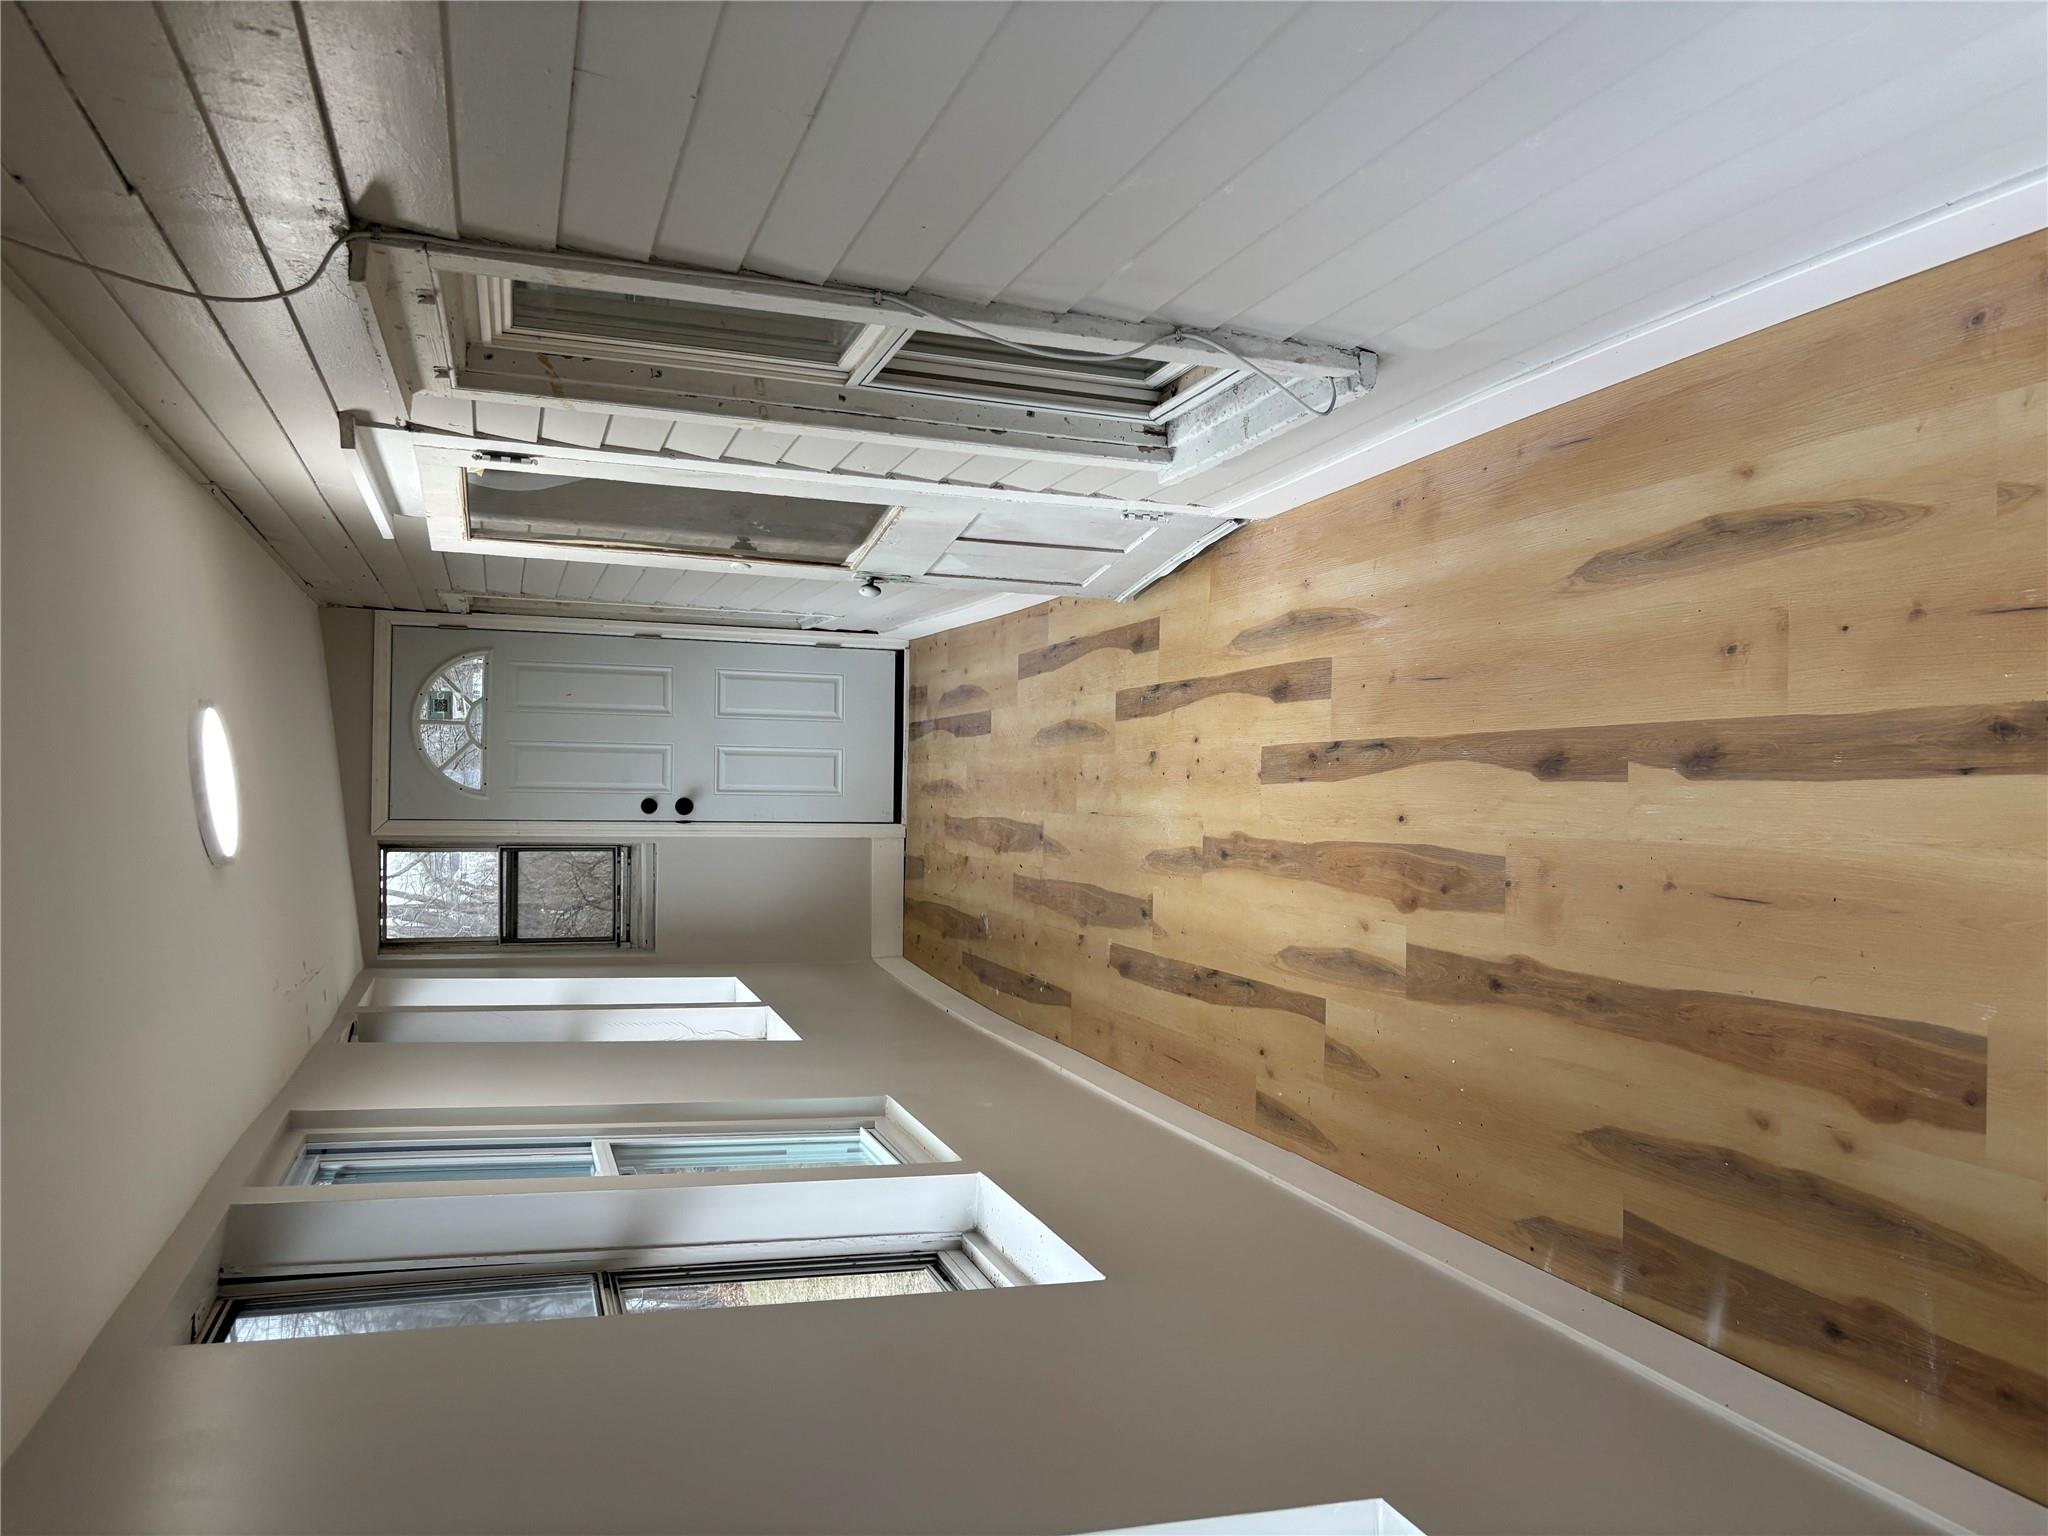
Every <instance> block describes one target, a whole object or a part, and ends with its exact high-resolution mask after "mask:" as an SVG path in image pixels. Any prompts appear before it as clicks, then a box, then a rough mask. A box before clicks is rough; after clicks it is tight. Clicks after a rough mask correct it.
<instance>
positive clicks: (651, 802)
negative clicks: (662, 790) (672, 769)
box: [640, 795, 661, 816]
mask: <svg viewBox="0 0 2048 1536" xmlns="http://www.w3.org/2000/svg"><path fill="white" fill-rule="evenodd" d="M660 809H661V802H660V801H659V800H657V799H655V798H654V796H652V795H649V796H648V797H647V798H646V799H645V800H642V801H641V802H640V814H641V815H642V816H652V815H653V814H654V813H655V812H656V811H658V810H660Z"/></svg>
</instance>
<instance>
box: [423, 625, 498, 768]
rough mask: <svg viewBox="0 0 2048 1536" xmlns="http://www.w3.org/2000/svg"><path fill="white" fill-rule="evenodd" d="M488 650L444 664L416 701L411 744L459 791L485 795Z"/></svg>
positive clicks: (430, 678)
mask: <svg viewBox="0 0 2048 1536" xmlns="http://www.w3.org/2000/svg"><path fill="white" fill-rule="evenodd" d="M488 659H489V653H488V652H486V651H471V652H469V653H468V654H466V655H462V656H457V657H456V658H455V659H454V660H452V661H448V662H444V663H442V665H441V666H440V668H439V669H438V670H437V671H436V672H435V673H434V674H433V675H432V676H431V677H429V678H428V679H427V680H426V682H425V683H423V684H421V686H420V691H419V697H418V698H417V699H415V700H414V701H413V712H412V739H413V744H414V745H415V746H416V747H418V748H419V753H420V756H421V757H423V758H425V759H426V761H427V766H428V767H429V768H432V769H433V770H434V771H435V772H436V773H438V774H440V775H441V777H442V778H444V779H446V780H447V781H448V782H449V783H451V784H453V785H454V786H455V787H456V788H457V789H460V790H464V791H466V792H467V793H469V794H472V795H480V794H482V793H483V791H484V676H485V671H486V667H487V663H488Z"/></svg>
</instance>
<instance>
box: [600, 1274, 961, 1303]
mask: <svg viewBox="0 0 2048 1536" xmlns="http://www.w3.org/2000/svg"><path fill="white" fill-rule="evenodd" d="M951 1289H952V1287H951V1286H950V1285H948V1284H947V1283H946V1281H945V1279H944V1278H943V1277H942V1276H941V1275H940V1274H939V1272H938V1270H937V1268H936V1267H934V1266H933V1265H930V1264H920V1265H919V1266H918V1267H916V1268H915V1269H889V1270H872V1271H868V1272H866V1273H861V1274H834V1275H776V1276H770V1277H762V1278H756V1279H746V1280H719V1279H712V1278H706V1279H703V1280H680V1281H655V1282H648V1283H644V1284H643V1283H635V1282H633V1281H631V1280H629V1279H627V1278H625V1277H623V1276H622V1277H621V1278H620V1280H619V1300H620V1301H621V1302H622V1303H623V1304H624V1305H625V1308H626V1310H627V1311H628V1312H701V1311H707V1310H710V1309H713V1308H718V1307H762V1306H780V1305H782V1304H784V1303H786V1302H795V1301H853V1300H860V1299H862V1298H865V1297H869V1296H929V1295H931V1294H933V1293H934V1292H938V1291H948V1290H951Z"/></svg>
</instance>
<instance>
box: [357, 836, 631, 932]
mask: <svg viewBox="0 0 2048 1536" xmlns="http://www.w3.org/2000/svg"><path fill="white" fill-rule="evenodd" d="M632 869H633V850H632V849H631V848H630V847H624V846H618V845H602V846H594V847H574V848H571V847H539V846H523V847H497V848H391V847H386V848H380V849H379V850H378V892H377V910H378V922H379V935H380V937H381V938H382V940H383V942H384V943H385V944H386V945H416V944H440V945H453V946H459V947H462V948H477V947H481V946H490V945H497V944H601V945H608V946H611V947H613V948H617V947H619V946H621V945H624V944H627V943H628V942H630V941H631V919H632V907H633V905H634V902H633V900H632V891H631V876H632Z"/></svg>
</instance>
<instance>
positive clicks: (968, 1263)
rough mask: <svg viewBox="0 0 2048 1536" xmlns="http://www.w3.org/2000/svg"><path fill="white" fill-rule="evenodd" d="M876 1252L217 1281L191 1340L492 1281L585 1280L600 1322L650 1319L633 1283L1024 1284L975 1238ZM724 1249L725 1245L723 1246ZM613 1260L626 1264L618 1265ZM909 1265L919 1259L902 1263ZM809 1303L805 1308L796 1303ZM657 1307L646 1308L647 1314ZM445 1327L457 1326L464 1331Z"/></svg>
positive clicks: (554, 1261) (209, 1340)
mask: <svg viewBox="0 0 2048 1536" xmlns="http://www.w3.org/2000/svg"><path fill="white" fill-rule="evenodd" d="M876 1241H877V1246H872V1247H861V1248H858V1249H845V1250H839V1249H834V1250H829V1251H820V1252H815V1253H805V1254H797V1255H791V1254H786V1253H784V1254H779V1255H778V1254H775V1253H773V1252H772V1251H771V1252H768V1253H764V1254H761V1255H759V1256H755V1257H743V1256H727V1257H721V1258H719V1259H717V1260H713V1261H705V1262H694V1263H693V1262H688V1261H685V1262H683V1263H636V1262H633V1261H632V1256H631V1255H620V1256H618V1257H617V1258H616V1259H610V1260H603V1261H599V1262H594V1263H575V1262H573V1261H565V1260H564V1259H563V1258H562V1257H560V1256H557V1255H547V1254H527V1255H519V1256H516V1257H513V1258H509V1259H506V1260H504V1261H501V1262H496V1263H491V1264H448V1265H435V1266H420V1267H415V1268H409V1269H390V1270H377V1271H372V1272H366V1273H362V1274H352V1275H349V1276H347V1277H345V1278H346V1281H347V1283H345V1284H337V1281H338V1280H340V1279H342V1278H344V1277H341V1276H337V1275H336V1274H334V1273H332V1272H316V1273H308V1274H303V1275H286V1276H278V1277H274V1278H268V1279H264V1280H223V1281H221V1282H220V1286H219V1289H218V1291H217V1292H216V1294H215V1296H214V1298H213V1300H212V1302H211V1304H210V1305H208V1306H207V1307H206V1309H205V1310H204V1311H203V1312H201V1313H200V1314H198V1315H197V1316H196V1317H195V1318H194V1319H193V1326H192V1333H191V1339H190V1342H192V1343H194V1344H224V1343H303V1342H306V1341H305V1340H302V1339H287V1340H276V1339H245V1340H231V1339H229V1338H228V1336H227V1335H228V1333H229V1332H230V1331H231V1330H232V1328H233V1327H234V1322H235V1319H236V1318H237V1317H238V1316H240V1315H241V1314H242V1313H243V1312H244V1311H245V1310H247V1308H248V1307H249V1306H251V1305H252V1304H257V1303H262V1302H269V1301H278V1300H298V1301H303V1302H304V1303H306V1310H314V1309H316V1308H317V1306H318V1304H319V1303H321V1302H329V1303H334V1302H343V1301H351V1300H353V1301H361V1300H365V1299H374V1298H375V1297H377V1296H379V1295H387V1296H419V1297H425V1296H432V1295H435V1294H443V1293H447V1294H459V1293H461V1292H462V1291H464V1290H475V1289H477V1288H479V1287H486V1286H489V1285H491V1284H492V1283H493V1282H501V1281H519V1280H528V1281H535V1280H561V1281H569V1280H575V1279H580V1278H586V1277H587V1278H589V1279H590V1280H591V1281H592V1282H593V1283H594V1285H595V1287H596V1292H597V1300H598V1313H597V1317H598V1318H600V1319H601V1318H612V1317H626V1316H633V1315H638V1316H646V1315H649V1313H645V1312H643V1313H639V1314H633V1313H629V1312H628V1311H627V1310H626V1306H625V1302H624V1299H623V1297H622V1295H621V1288H620V1282H621V1281H624V1282H626V1285H627V1288H631V1287H632V1286H633V1285H634V1284H663V1285H678V1284H681V1285H702V1284H714V1283H716V1282H717V1281H718V1280H719V1279H721V1278H727V1279H733V1278H743V1279H758V1278H776V1279H784V1278H807V1277H810V1276H814V1275H834V1274H876V1273H893V1272H897V1271H900V1270H903V1269H908V1268H927V1267H928V1268H929V1269H930V1270H931V1272H932V1273H933V1274H935V1275H937V1276H938V1278H939V1279H940V1280H941V1282H942V1283H943V1284H944V1285H945V1288H946V1289H947V1290H948V1291H978V1290H1007V1289H1011V1288H1013V1287H1015V1286H1018V1285H1020V1284H1024V1283H1028V1282H1026V1281H1024V1280H1022V1278H1021V1277H1019V1276H1018V1275H1017V1274H1015V1272H1014V1271H1012V1270H1011V1269H1010V1267H1009V1266H1008V1265H1007V1264H1004V1263H1003V1262H1002V1261H1001V1259H1000V1258H998V1257H997V1256H996V1255H995V1253H994V1252H993V1250H992V1249H990V1248H989V1247H988V1245H987V1244H986V1243H983V1242H981V1241H979V1240H978V1239H977V1237H976V1234H974V1233H972V1232H968V1233H962V1234H960V1235H959V1236H958V1237H956V1238H954V1239H952V1240H951V1241H950V1242H941V1243H932V1242H930V1241H928V1240H926V1239H925V1238H922V1237H915V1236H913V1237H911V1238H909V1239H907V1240H905V1241H903V1242H901V1243H897V1244H892V1243H891V1242H890V1240H889V1239H888V1238H886V1237H883V1238H878V1239H877V1240H876ZM723 1246H730V1245H723ZM759 1246H761V1247H762V1248H764V1249H770V1250H773V1249H775V1248H779V1247H783V1246H786V1245H780V1244H762V1245H759ZM648 1257H652V1255H648ZM620 1260H623V1262H621V1261H620ZM906 1261H916V1262H915V1263H909V1262H906ZM833 1299H838V1300H856V1299H859V1300H868V1299H874V1298H850V1297H849V1298H833ZM794 1305H808V1303H801V1302H799V1303H794ZM659 1310H663V1309H649V1312H654V1311H659ZM595 1320H596V1319H592V1318H587V1317H584V1318H544V1319H539V1320H538V1321H541V1322H591V1321H595ZM447 1326H454V1327H460V1326H463V1325H461V1324H452V1325H447ZM476 1326H484V1327H502V1326H509V1325H507V1324H498V1323H492V1324H479V1325H476ZM378 1331H380V1332H402V1331H418V1332H432V1331H435V1330H432V1329H420V1330H398V1329H385V1330H378ZM309 1337H312V1338H323V1337H331V1338H349V1337H356V1335H351V1334H331V1335H318V1334H316V1335H310V1336H309Z"/></svg>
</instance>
